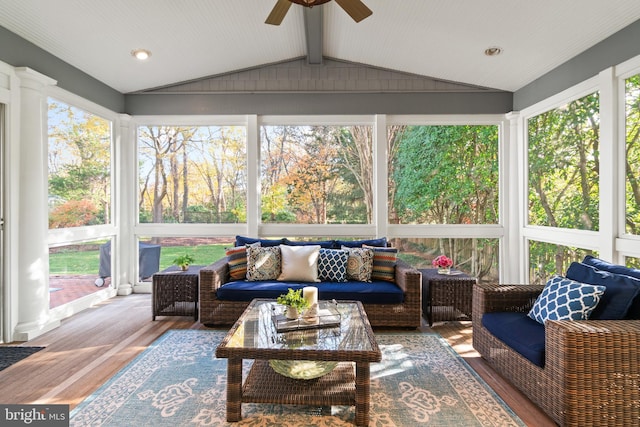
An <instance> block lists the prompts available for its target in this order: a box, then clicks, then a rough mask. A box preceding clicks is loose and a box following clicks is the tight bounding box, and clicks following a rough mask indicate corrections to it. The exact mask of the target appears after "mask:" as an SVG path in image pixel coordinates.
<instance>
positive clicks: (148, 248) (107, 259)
mask: <svg viewBox="0 0 640 427" xmlns="http://www.w3.org/2000/svg"><path fill="white" fill-rule="evenodd" d="M160 249H161V246H160V245H153V244H151V243H142V242H139V243H138V252H139V259H138V268H139V272H140V279H141V280H142V279H146V278H147V277H151V276H153V273H157V272H158V271H160ZM98 275H99V276H100V277H101V278H103V279H104V278H105V277H111V240H109V241H108V242H107V243H105V244H103V245H101V246H100V268H99V271H98Z"/></svg>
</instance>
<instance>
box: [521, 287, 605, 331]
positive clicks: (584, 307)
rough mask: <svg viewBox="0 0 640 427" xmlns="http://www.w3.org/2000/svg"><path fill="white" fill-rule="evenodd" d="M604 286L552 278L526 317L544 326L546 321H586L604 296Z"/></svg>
mask: <svg viewBox="0 0 640 427" xmlns="http://www.w3.org/2000/svg"><path fill="white" fill-rule="evenodd" d="M605 290H606V288H605V287H604V286H596V285H587V284H584V283H580V282H576V281H574V280H571V279H567V278H564V277H560V276H553V277H552V278H551V279H549V281H548V282H547V284H546V285H545V287H544V289H543V290H542V293H541V294H540V295H539V296H538V299H536V302H535V303H534V304H533V307H532V308H531V311H529V314H528V316H529V317H531V318H532V319H533V320H535V321H537V322H539V323H542V324H544V322H545V321H546V320H586V319H588V318H589V316H590V315H591V312H592V311H593V309H594V308H596V305H598V302H600V297H601V296H602V294H604V291H605Z"/></svg>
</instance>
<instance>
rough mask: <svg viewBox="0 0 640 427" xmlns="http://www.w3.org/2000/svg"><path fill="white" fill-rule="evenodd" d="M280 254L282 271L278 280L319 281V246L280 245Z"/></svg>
mask: <svg viewBox="0 0 640 427" xmlns="http://www.w3.org/2000/svg"><path fill="white" fill-rule="evenodd" d="M280 253H281V255H282V269H281V272H280V275H279V276H278V280H294V281H300V282H319V281H320V280H318V258H319V257H320V245H307V246H287V245H280Z"/></svg>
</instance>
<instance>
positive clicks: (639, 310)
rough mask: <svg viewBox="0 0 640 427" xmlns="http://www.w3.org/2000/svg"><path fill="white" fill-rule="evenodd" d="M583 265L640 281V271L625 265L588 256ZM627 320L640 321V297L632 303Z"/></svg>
mask: <svg viewBox="0 0 640 427" xmlns="http://www.w3.org/2000/svg"><path fill="white" fill-rule="evenodd" d="M582 263H583V264H587V265H592V266H594V267H595V268H597V269H598V270H603V271H608V272H610V273H614V274H622V275H623V276H630V277H634V278H636V279H640V270H638V269H637V268H629V267H625V266H624V265H618V264H611V263H610V262H607V261H604V260H601V259H599V258H596V257H593V256H591V255H587V256H586V257H584V259H583V260H582ZM625 319H640V295H638V296H636V297H635V298H634V300H633V302H632V303H631V307H630V308H629V311H627V315H626V317H625Z"/></svg>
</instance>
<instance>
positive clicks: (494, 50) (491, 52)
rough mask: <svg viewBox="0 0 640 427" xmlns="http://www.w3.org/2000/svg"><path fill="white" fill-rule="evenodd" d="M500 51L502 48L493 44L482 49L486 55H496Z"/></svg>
mask: <svg viewBox="0 0 640 427" xmlns="http://www.w3.org/2000/svg"><path fill="white" fill-rule="evenodd" d="M501 53H502V48H501V47H497V46H493V47H490V48H487V49H485V50H484V54H485V55H487V56H497V55H500V54H501Z"/></svg>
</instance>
